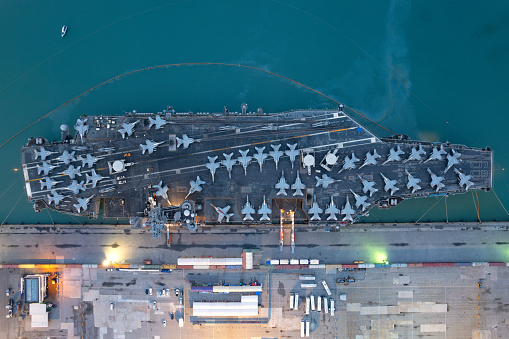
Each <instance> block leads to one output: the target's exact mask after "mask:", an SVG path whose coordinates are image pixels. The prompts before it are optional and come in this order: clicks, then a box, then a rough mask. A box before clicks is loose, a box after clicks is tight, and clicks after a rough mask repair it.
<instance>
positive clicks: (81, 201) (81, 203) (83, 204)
mask: <svg viewBox="0 0 509 339" xmlns="http://www.w3.org/2000/svg"><path fill="white" fill-rule="evenodd" d="M93 197H94V195H93V194H92V195H91V196H89V197H88V198H77V199H78V203H77V204H73V206H74V207H75V208H76V210H77V211H78V213H81V212H82V210H83V212H85V211H86V210H87V209H88V202H89V201H90V199H92V198H93Z"/></svg>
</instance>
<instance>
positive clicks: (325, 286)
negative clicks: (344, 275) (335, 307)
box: [322, 280, 332, 296]
mask: <svg viewBox="0 0 509 339" xmlns="http://www.w3.org/2000/svg"><path fill="white" fill-rule="evenodd" d="M322 285H323V288H325V292H327V295H328V296H331V295H332V293H331V291H330V290H329V286H327V283H326V282H325V280H322Z"/></svg>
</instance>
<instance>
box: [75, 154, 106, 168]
mask: <svg viewBox="0 0 509 339" xmlns="http://www.w3.org/2000/svg"><path fill="white" fill-rule="evenodd" d="M99 159H102V158H101V157H93V156H91V155H90V154H87V156H86V157H85V158H83V156H81V155H80V157H79V160H81V166H82V167H85V165H87V166H88V168H92V166H94V164H95V163H96V162H97V161H98V160H99Z"/></svg>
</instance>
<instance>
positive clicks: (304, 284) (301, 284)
mask: <svg viewBox="0 0 509 339" xmlns="http://www.w3.org/2000/svg"><path fill="white" fill-rule="evenodd" d="M300 287H301V288H315V287H316V284H315V283H300Z"/></svg>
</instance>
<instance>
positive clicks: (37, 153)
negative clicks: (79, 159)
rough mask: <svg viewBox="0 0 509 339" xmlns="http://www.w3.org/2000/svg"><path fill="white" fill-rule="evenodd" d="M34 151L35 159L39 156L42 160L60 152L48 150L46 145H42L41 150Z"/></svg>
mask: <svg viewBox="0 0 509 339" xmlns="http://www.w3.org/2000/svg"><path fill="white" fill-rule="evenodd" d="M34 153H35V160H37V158H41V160H46V158H47V157H49V156H50V155H52V154H55V153H58V152H52V151H46V149H45V148H44V147H41V149H40V151H38V150H36V149H34Z"/></svg>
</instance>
